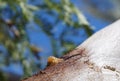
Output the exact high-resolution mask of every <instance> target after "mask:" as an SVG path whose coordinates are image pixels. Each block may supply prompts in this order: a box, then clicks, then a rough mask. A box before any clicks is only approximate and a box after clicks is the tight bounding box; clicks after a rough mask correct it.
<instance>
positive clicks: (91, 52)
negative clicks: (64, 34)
mask: <svg viewBox="0 0 120 81" xmlns="http://www.w3.org/2000/svg"><path fill="white" fill-rule="evenodd" d="M61 59H63V61H61V62H58V63H57V64H55V65H51V66H48V67H47V68H46V69H45V70H43V71H40V72H39V73H38V74H36V75H33V76H31V77H29V78H27V79H24V80H22V81H120V20H118V21H116V22H115V23H113V24H111V25H109V26H107V27H106V28H104V29H102V30H100V31H99V32H97V33H95V34H94V35H93V36H91V37H90V38H89V39H88V40H86V41H85V42H84V43H82V44H81V45H80V46H78V47H77V48H76V49H74V50H73V51H71V52H70V53H69V54H67V55H65V56H63V57H61Z"/></svg>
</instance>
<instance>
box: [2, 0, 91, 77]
mask: <svg viewBox="0 0 120 81" xmlns="http://www.w3.org/2000/svg"><path fill="white" fill-rule="evenodd" d="M29 1H34V0H29ZM7 10H8V11H7ZM38 12H39V14H38ZM43 12H45V13H46V14H48V15H49V16H51V17H55V21H54V23H51V22H49V21H48V20H47V19H45V18H43V15H41V14H40V13H43ZM7 13H9V14H10V15H9V16H8V17H4V14H7ZM73 15H74V16H76V17H77V20H74V19H73V18H72V16H73ZM31 22H34V23H35V24H37V25H38V26H39V27H40V28H41V29H42V31H43V32H44V33H45V34H46V35H48V37H49V38H50V40H51V44H52V46H53V54H54V55H55V56H58V55H57V51H59V49H61V48H64V49H65V50H64V51H69V50H71V49H73V48H74V47H75V44H74V42H72V41H70V40H69V41H68V40H65V39H64V36H65V35H66V34H68V32H72V31H70V29H71V28H72V30H73V31H74V29H80V28H83V29H84V30H85V31H86V34H87V35H88V36H90V35H91V34H92V29H91V27H90V25H89V23H88V22H87V21H86V19H85V17H84V16H83V15H82V13H81V12H80V11H79V10H78V9H77V8H76V7H75V6H74V5H73V4H72V3H71V2H70V1H69V0H58V2H56V0H44V1H43V3H42V4H36V5H32V4H30V3H29V4H28V0H14V1H11V0H0V45H1V46H2V48H4V49H5V50H6V51H7V52H4V51H2V52H1V53H0V56H2V58H4V59H2V61H0V67H1V66H6V67H7V66H8V65H10V64H14V63H15V64H17V63H20V64H22V66H23V71H24V75H23V76H25V77H26V76H29V75H31V74H32V73H33V72H34V71H36V70H37V69H38V68H39V67H37V66H38V65H40V63H39V64H38V65H37V64H35V60H34V58H36V57H37V58H38V59H37V60H40V57H39V56H38V55H37V54H38V53H39V52H40V51H41V50H40V49H39V48H38V47H36V46H34V45H31V44H30V40H29V37H28V33H27V32H26V29H28V28H29V27H27V24H29V23H31ZM60 22H62V23H63V24H64V26H66V28H65V29H64V31H63V32H62V33H61V35H60V36H59V38H57V39H56V38H55V37H54V34H53V32H52V30H53V29H54V28H55V26H56V25H57V24H58V23H60ZM33 28H34V27H33ZM58 40H59V43H60V46H59V47H58ZM26 51H29V54H27V56H26V55H25V53H26ZM64 51H62V52H61V54H62V53H63V52H64ZM0 60H1V59H0Z"/></svg>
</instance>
